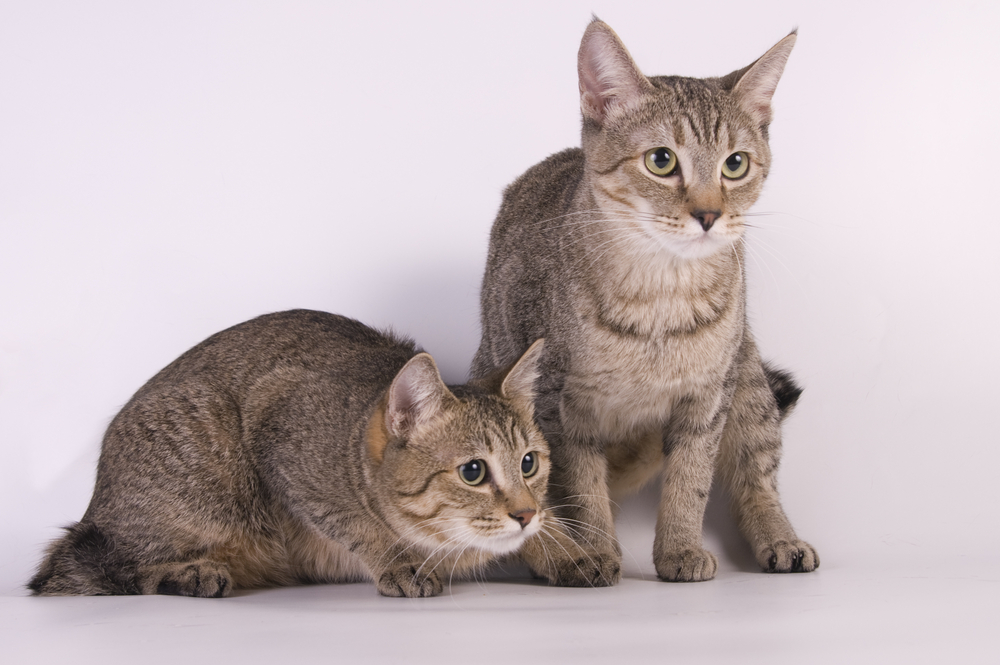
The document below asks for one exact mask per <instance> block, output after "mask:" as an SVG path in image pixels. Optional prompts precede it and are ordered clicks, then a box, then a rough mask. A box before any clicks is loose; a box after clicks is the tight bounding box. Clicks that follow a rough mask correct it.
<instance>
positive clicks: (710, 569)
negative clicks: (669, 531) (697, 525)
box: [654, 548, 719, 582]
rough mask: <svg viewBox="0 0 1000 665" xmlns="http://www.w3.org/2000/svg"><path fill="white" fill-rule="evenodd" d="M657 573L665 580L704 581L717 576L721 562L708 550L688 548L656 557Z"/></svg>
mask: <svg viewBox="0 0 1000 665" xmlns="http://www.w3.org/2000/svg"><path fill="white" fill-rule="evenodd" d="M654 563H655V565H656V574H657V576H659V578H660V579H661V580H663V581H665V582H704V581H705V580H710V579H712V578H713V577H715V571H716V570H718V568H719V563H718V561H717V560H716V558H715V555H714V554H712V553H711V552H709V551H708V550H703V549H700V548H699V549H687V550H682V551H680V552H667V553H664V554H661V555H659V556H657V557H655V561H654Z"/></svg>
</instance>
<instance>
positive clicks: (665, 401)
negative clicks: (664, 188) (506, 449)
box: [564, 271, 744, 438]
mask: <svg viewBox="0 0 1000 665" xmlns="http://www.w3.org/2000/svg"><path fill="white" fill-rule="evenodd" d="M664 272H666V271H664ZM724 277H729V279H724ZM638 280H641V276H639V278H638V279H636V278H633V279H632V280H631V281H624V280H622V281H619V282H617V283H616V282H614V281H611V280H608V281H605V282H603V283H599V284H597V285H596V286H593V285H590V286H589V288H588V286H585V285H581V286H580V287H579V289H578V290H577V293H576V296H575V297H574V298H573V301H574V303H575V304H574V307H573V318H574V319H575V326H574V330H575V332H574V340H573V341H572V343H571V354H570V363H569V366H568V368H567V375H566V382H565V389H564V398H565V399H564V404H565V405H566V407H567V408H569V409H571V410H572V411H573V412H574V418H573V419H574V420H577V421H579V422H580V424H581V426H582V427H585V428H586V429H587V430H589V431H590V432H592V433H600V434H602V435H603V436H606V437H612V438H613V437H614V436H616V434H620V433H621V432H625V431H630V430H635V429H644V428H646V427H649V426H655V425H658V424H662V423H664V422H665V421H666V419H667V417H668V416H669V413H670V409H671V405H672V404H673V402H674V401H675V400H676V399H678V398H681V397H687V396H690V395H699V394H702V395H707V394H712V393H714V391H715V390H718V389H720V388H721V386H722V384H723V381H724V378H725V375H726V372H727V370H728V368H729V365H730V363H731V362H732V358H733V357H734V355H735V353H736V349H737V347H738V346H739V343H740V340H741V338H742V332H743V315H744V314H743V298H742V291H741V289H742V279H741V275H740V274H739V273H735V274H732V275H722V276H720V275H718V274H708V275H705V276H699V275H694V276H692V275H689V274H680V275H671V274H669V273H667V274H662V273H661V274H652V275H649V276H648V279H645V280H644V281H638Z"/></svg>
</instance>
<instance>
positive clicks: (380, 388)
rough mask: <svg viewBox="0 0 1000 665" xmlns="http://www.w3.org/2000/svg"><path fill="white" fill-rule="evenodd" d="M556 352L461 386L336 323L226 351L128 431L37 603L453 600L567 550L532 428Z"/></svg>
mask: <svg viewBox="0 0 1000 665" xmlns="http://www.w3.org/2000/svg"><path fill="white" fill-rule="evenodd" d="M541 348H542V344H536V345H535V346H533V347H532V348H531V349H530V350H528V352H527V353H526V354H525V355H524V357H523V358H522V359H521V360H520V361H519V362H517V363H516V364H515V365H514V366H513V368H512V369H510V370H509V371H501V372H498V373H496V374H495V375H493V376H491V377H489V378H487V379H484V380H480V381H477V382H474V383H471V384H469V385H466V386H458V387H452V388H451V389H449V388H448V387H446V386H445V385H444V384H443V383H442V382H441V378H440V375H439V374H438V370H437V367H436V366H435V364H434V361H433V360H432V359H431V357H430V356H429V355H427V354H426V353H418V352H417V350H416V349H415V348H414V346H413V343H412V342H401V341H398V340H396V339H393V338H391V337H388V336H386V335H383V334H381V333H378V332H376V331H374V330H372V329H371V328H368V327H366V326H364V325H362V324H361V323H358V322H357V321H353V320H351V319H347V318H344V317H340V316H335V315H333V314H325V313H322V312H311V311H305V310H296V311H290V312H284V313H279V314H270V315H267V316H262V317H260V318H257V319H254V320H252V321H248V322H246V323H243V324H240V325H238V326H235V327H233V328H230V329H228V330H225V331H223V332H221V333H219V334H217V335H214V336H212V337H210V338H209V339H207V340H205V341H204V342H202V343H201V344H199V345H198V346H196V347H194V348H193V349H191V350H190V351H188V352H187V353H185V354H184V355H182V356H181V357H180V358H178V359H177V360H176V361H174V362H173V363H171V364H170V365H168V366H167V367H166V368H165V369H164V370H163V371H161V372H160V373H159V374H157V375H156V376H155V377H153V378H152V379H151V380H150V381H149V382H148V383H147V384H146V385H145V386H143V387H142V388H141V389H140V390H139V392H137V393H136V395H135V396H134V397H133V398H132V399H131V400H130V401H129V403H128V404H126V405H125V407H124V408H123V409H122V411H121V412H120V413H119V414H118V415H117V416H116V417H115V419H114V420H113V421H112V423H111V425H110V427H109V428H108V431H107V434H106V435H105V438H104V444H103V447H102V449H101V457H100V462H99V463H98V468H97V484H96V487H95V489H94V496H93V498H92V500H91V502H90V507H89V508H88V509H87V512H86V513H85V514H84V516H83V519H82V520H81V521H80V522H79V523H77V524H75V525H73V526H71V527H69V528H68V530H67V531H68V533H67V534H66V535H65V536H63V537H62V538H61V539H59V540H57V541H56V542H54V543H53V544H52V545H51V547H50V548H49V551H48V554H47V556H46V558H45V560H44V561H43V562H42V565H41V567H40V569H39V571H38V573H37V574H36V575H35V577H34V579H32V580H31V582H30V584H29V587H30V588H31V590H32V591H34V592H35V593H36V594H40V595H61V594H80V595H88V594H93V595H107V594H139V593H165V594H178V595H185V596H213V597H217V596H226V595H228V594H229V593H230V592H231V590H232V589H234V588H237V589H238V588H247V587H259V586H269V585H281V584H295V583H301V582H337V581H348V580H360V579H370V580H373V581H374V582H375V584H376V587H377V589H378V591H379V593H381V594H383V595H387V596H430V595H434V594H437V593H440V592H441V590H442V582H441V580H442V578H443V577H445V576H451V575H453V574H461V573H462V572H467V571H469V570H472V569H475V568H477V567H482V566H483V565H484V564H486V563H487V562H489V561H490V560H492V559H493V558H494V557H495V556H497V555H502V554H506V553H508V552H511V551H514V550H516V549H517V548H518V547H520V546H521V545H522V544H523V543H524V542H525V541H526V540H529V539H532V538H535V539H537V538H543V537H545V538H547V539H550V540H551V539H552V538H553V537H554V536H553V535H552V533H550V532H551V530H552V528H554V525H550V524H551V518H550V517H549V515H548V514H547V513H546V511H545V510H544V509H543V505H544V500H545V487H546V482H547V480H548V475H549V460H548V449H547V447H546V445H545V441H544V439H543V438H542V436H541V434H540V433H539V432H538V430H537V428H536V427H535V425H534V423H533V421H532V400H533V396H534V394H533V383H534V381H535V378H536V376H537V371H536V363H537V358H538V357H539V355H540V350H541ZM540 533H541V535H538V534H540ZM559 533H561V532H558V530H557V531H556V535H557V536H558V534H559ZM551 545H552V546H556V543H555V542H552V543H551ZM559 549H560V551H561V550H562V547H559Z"/></svg>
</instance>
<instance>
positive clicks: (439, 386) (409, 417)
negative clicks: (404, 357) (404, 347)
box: [385, 353, 455, 438]
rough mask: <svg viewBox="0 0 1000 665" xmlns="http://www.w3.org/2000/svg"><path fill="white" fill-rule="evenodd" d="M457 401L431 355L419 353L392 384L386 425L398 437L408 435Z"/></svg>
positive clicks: (387, 405) (387, 404) (400, 371)
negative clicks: (450, 403) (442, 378)
mask: <svg viewBox="0 0 1000 665" xmlns="http://www.w3.org/2000/svg"><path fill="white" fill-rule="evenodd" d="M453 400H455V396H454V395H452V394H451V391H450V390H448V387H447V386H446V385H445V384H444V381H442V380H441V374H440V373H439V372H438V368H437V365H436V364H434V359H433V358H431V356H430V354H427V353H419V354H417V355H415V356H413V357H412V358H410V360H409V362H407V363H406V365H404V366H403V369H401V370H399V373H398V374H396V378H395V379H393V380H392V385H391V386H389V396H388V400H387V403H386V408H385V426H386V429H388V430H389V433H390V434H392V435H393V436H395V437H398V438H406V437H408V436H409V435H410V434H411V433H412V432H413V430H414V429H415V428H417V427H420V426H422V425H424V424H426V423H428V422H430V421H431V420H433V419H434V418H435V417H436V416H438V415H439V414H440V413H441V411H442V410H443V409H444V408H445V406H446V405H447V404H448V403H449V402H451V401H453Z"/></svg>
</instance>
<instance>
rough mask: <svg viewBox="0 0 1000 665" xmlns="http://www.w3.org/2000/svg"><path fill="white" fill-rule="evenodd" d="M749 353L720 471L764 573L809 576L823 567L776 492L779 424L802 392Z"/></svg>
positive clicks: (745, 534)
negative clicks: (802, 538)
mask: <svg viewBox="0 0 1000 665" xmlns="http://www.w3.org/2000/svg"><path fill="white" fill-rule="evenodd" d="M746 346H747V345H746V344H744V347H746ZM751 347H752V345H751ZM748 351H749V352H748V353H747V357H746V358H744V359H743V363H742V364H741V367H740V376H739V379H738V383H737V387H736V393H735V395H734V397H733V404H732V407H731V409H730V413H729V420H728V422H727V424H726V428H725V432H724V433H723V437H722V444H721V447H720V451H719V460H718V461H719V471H720V473H721V475H722V477H723V478H724V479H725V480H726V481H727V484H728V486H729V493H730V496H731V499H732V507H733V513H734V515H735V517H736V521H737V523H738V524H739V528H740V531H741V532H742V533H743V536H744V537H745V538H746V539H747V541H748V542H749V543H750V547H751V548H752V549H753V553H754V557H755V558H756V559H757V563H758V564H760V566H761V568H763V569H764V570H765V571H767V572H771V573H807V572H810V571H813V570H815V569H816V568H817V567H818V566H819V555H818V554H817V553H816V550H815V549H814V548H813V547H812V546H811V545H810V544H809V543H807V542H805V541H804V540H800V539H799V537H798V536H797V535H796V534H795V530H794V529H793V528H792V525H791V523H790V522H789V521H788V518H787V517H786V516H785V511H784V510H783V509H782V507H781V501H780V499H779V497H778V487H777V473H778V464H779V462H780V461H781V420H782V418H783V417H784V415H785V414H786V413H787V412H788V410H789V409H790V408H791V407H792V406H793V405H794V402H795V399H796V398H797V397H798V394H799V392H800V390H799V389H798V387H797V386H795V384H794V383H792V381H791V377H789V376H788V375H786V374H784V373H781V372H777V371H775V370H771V369H768V370H766V371H765V369H764V367H763V366H762V365H761V363H760V360H759V358H758V357H757V354H756V349H754V348H750V349H748Z"/></svg>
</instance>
